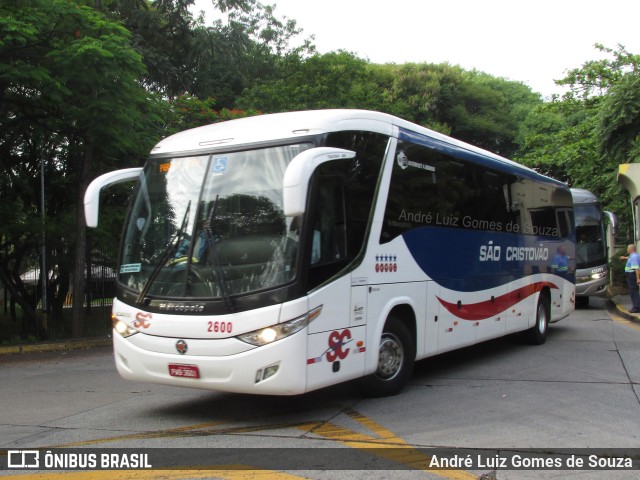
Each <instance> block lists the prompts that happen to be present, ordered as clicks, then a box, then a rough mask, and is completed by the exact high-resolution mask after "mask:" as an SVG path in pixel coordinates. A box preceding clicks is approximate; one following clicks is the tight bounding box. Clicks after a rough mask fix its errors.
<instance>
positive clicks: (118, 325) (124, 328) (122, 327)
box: [111, 315, 138, 338]
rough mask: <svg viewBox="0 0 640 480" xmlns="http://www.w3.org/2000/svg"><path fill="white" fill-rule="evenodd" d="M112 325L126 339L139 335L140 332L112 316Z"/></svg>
mask: <svg viewBox="0 0 640 480" xmlns="http://www.w3.org/2000/svg"><path fill="white" fill-rule="evenodd" d="M111 323H112V325H113V329H114V330H115V331H116V332H118V333H119V334H120V335H122V336H123V337H125V338H126V337H130V336H131V335H135V334H136V333H138V330H136V329H135V328H133V327H130V326H129V325H127V324H126V323H124V322H123V321H121V320H118V318H117V317H116V316H115V315H112V316H111Z"/></svg>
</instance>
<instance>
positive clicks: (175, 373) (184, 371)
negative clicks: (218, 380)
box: [169, 363, 200, 378]
mask: <svg viewBox="0 0 640 480" xmlns="http://www.w3.org/2000/svg"><path fill="white" fill-rule="evenodd" d="M169 375H171V376H172V377H184V378H200V370H199V369H198V366H197V365H183V364H180V363H170V364H169Z"/></svg>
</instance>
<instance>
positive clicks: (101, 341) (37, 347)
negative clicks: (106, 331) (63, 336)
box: [0, 337, 112, 355]
mask: <svg viewBox="0 0 640 480" xmlns="http://www.w3.org/2000/svg"><path fill="white" fill-rule="evenodd" d="M111 344H112V342H111V337H96V338H83V339H79V340H60V341H56V342H44V343H32V344H25V345H8V346H0V355H19V354H22V353H38V352H60V351H66V350H76V349H79V348H91V347H106V346H110V345H111Z"/></svg>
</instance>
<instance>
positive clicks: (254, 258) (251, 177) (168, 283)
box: [118, 144, 312, 300]
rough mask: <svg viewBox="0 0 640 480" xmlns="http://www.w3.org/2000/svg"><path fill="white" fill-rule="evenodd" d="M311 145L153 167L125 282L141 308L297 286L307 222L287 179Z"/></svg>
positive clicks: (134, 213)
mask: <svg viewBox="0 0 640 480" xmlns="http://www.w3.org/2000/svg"><path fill="white" fill-rule="evenodd" d="M311 146H312V145H311V144H297V145H286V146H279V147H272V148H264V149H257V150H248V151H242V152H230V153H224V154H213V155H202V156H192V157H179V158H164V159H151V160H149V161H148V162H147V165H146V167H145V169H144V172H143V175H142V177H141V181H140V185H139V187H138V190H137V193H136V196H135V198H134V200H133V203H132V208H131V211H130V213H129V217H128V220H127V222H126V227H125V231H124V241H123V245H122V250H121V261H120V265H121V267H120V271H119V275H118V279H119V281H120V282H121V283H122V284H123V285H124V286H126V287H127V288H129V289H131V290H132V291H134V292H137V293H138V294H139V295H140V297H139V299H140V300H141V299H142V298H144V297H146V296H147V295H149V296H152V297H156V298H157V297H164V298H177V297H183V298H184V297H191V298H226V297H227V296H229V295H237V294H241V293H247V292H251V291H256V290H262V289H268V288H273V287H276V286H278V285H282V284H285V283H287V282H290V281H291V280H292V279H293V278H294V277H295V275H296V255H297V250H298V248H297V237H298V225H299V224H300V221H299V219H297V218H296V217H285V216H284V214H283V210H282V180H283V177H284V173H285V170H286V168H287V165H288V164H289V162H290V161H291V160H292V159H293V158H294V157H295V156H296V155H298V154H299V153H301V152H302V151H304V150H306V149H308V148H310V147H311Z"/></svg>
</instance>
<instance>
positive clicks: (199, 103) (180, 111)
mask: <svg viewBox="0 0 640 480" xmlns="http://www.w3.org/2000/svg"><path fill="white" fill-rule="evenodd" d="M172 103H173V108H174V110H175V111H176V113H177V115H176V116H175V119H176V120H175V122H173V123H172V124H171V125H170V127H169V128H170V131H174V132H178V131H181V130H187V129H189V128H195V127H201V126H203V125H209V124H211V123H217V122H224V121H226V120H233V119H235V118H242V117H248V116H252V115H258V113H259V112H258V111H256V110H251V109H250V110H239V109H229V108H222V109H216V101H215V99H213V98H207V99H206V100H200V99H199V98H197V97H194V96H193V95H186V94H185V95H180V96H178V97H177V98H176V99H175V100H174V101H173V102H172Z"/></svg>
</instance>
